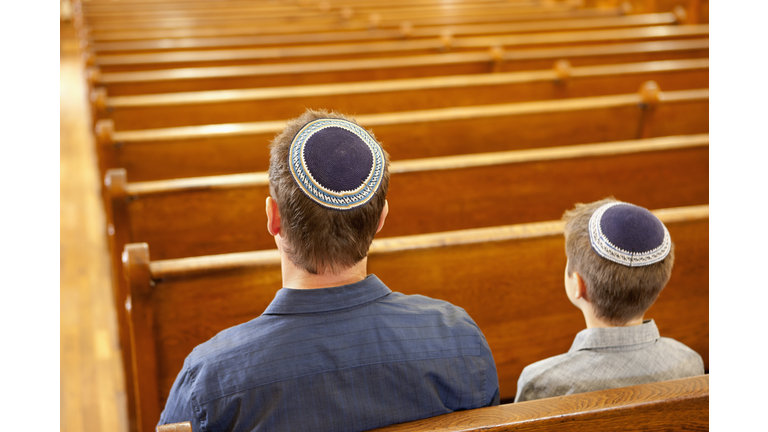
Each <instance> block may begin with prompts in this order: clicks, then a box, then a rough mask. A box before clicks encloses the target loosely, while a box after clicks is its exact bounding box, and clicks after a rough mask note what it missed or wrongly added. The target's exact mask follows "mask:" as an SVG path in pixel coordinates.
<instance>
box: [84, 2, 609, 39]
mask: <svg viewBox="0 0 768 432" xmlns="http://www.w3.org/2000/svg"><path fill="white" fill-rule="evenodd" d="M620 15H622V11H621V9H620V8H617V7H609V8H600V9H596V8H589V9H571V10H567V11H548V12H533V13H523V14H521V13H517V14H492V15H484V16H482V15H481V16H477V15H469V16H452V17H433V18H423V19H418V20H413V19H411V20H410V21H411V22H412V24H413V25H414V26H415V29H414V34H415V35H418V33H419V30H420V29H429V28H430V27H442V26H457V25H469V24H494V23H511V22H516V23H525V22H527V21H533V22H536V21H543V20H553V21H561V20H571V19H581V18H599V17H616V16H620ZM379 17H380V21H379V22H378V23H377V24H376V26H375V27H376V29H380V30H384V31H397V32H398V33H400V26H401V25H402V22H403V21H402V20H398V19H391V18H387V16H386V14H384V16H382V15H381V14H379ZM367 18H368V20H351V21H349V22H346V23H341V22H336V23H330V24H322V23H318V24H307V23H302V24H280V25H275V24H272V25H270V23H264V25H262V26H259V27H254V26H253V25H251V24H249V22H248V21H247V20H242V19H240V20H238V19H233V20H229V21H228V22H227V23H226V26H221V25H219V26H216V25H203V26H187V27H184V26H183V25H182V26H178V27H174V28H162V29H142V30H130V29H115V28H111V27H101V28H92V29H90V30H89V32H88V36H89V38H90V39H91V40H93V41H94V42H100V41H104V42H106V41H131V40H146V39H176V38H191V37H222V36H253V35H283V34H300V33H322V32H369V31H371V20H370V15H369V16H368V17H367Z"/></svg>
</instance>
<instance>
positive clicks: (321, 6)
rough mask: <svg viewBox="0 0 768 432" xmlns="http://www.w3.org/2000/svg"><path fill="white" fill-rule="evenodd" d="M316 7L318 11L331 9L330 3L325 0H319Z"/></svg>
mask: <svg viewBox="0 0 768 432" xmlns="http://www.w3.org/2000/svg"><path fill="white" fill-rule="evenodd" d="M317 7H318V9H320V12H329V11H330V10H331V4H330V3H329V2H327V1H321V2H320V4H318V5H317Z"/></svg>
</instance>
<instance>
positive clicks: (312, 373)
mask: <svg viewBox="0 0 768 432" xmlns="http://www.w3.org/2000/svg"><path fill="white" fill-rule="evenodd" d="M459 357H481V358H482V357H483V356H482V354H461V355H444V356H437V357H424V358H414V359H408V360H388V361H380V362H372V363H361V364H356V365H353V366H347V367H343V368H337V369H326V370H322V371H316V372H310V373H306V374H303V375H296V376H292V377H289V378H284V379H278V380H274V381H270V382H265V383H261V384H258V385H255V386H251V387H247V388H244V389H239V390H236V391H232V392H229V393H225V394H223V395H221V396H216V397H214V398H211V399H208V400H205V401H203V402H202V403H203V404H207V403H210V402H212V401H215V400H218V399H221V398H225V397H227V396H230V395H233V394H236V393H242V392H246V391H249V390H252V389H255V388H259V387H263V386H266V385H270V384H275V383H279V382H283V381H288V380H292V379H298V378H302V377H305V376H310V375H319V374H323V373H327V372H336V371H343V370H346V369H353V368H357V367H363V366H373V365H380V364H387V363H399V362H413V361H420V360H434V359H446V358H459Z"/></svg>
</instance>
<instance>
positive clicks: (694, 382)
mask: <svg viewBox="0 0 768 432" xmlns="http://www.w3.org/2000/svg"><path fill="white" fill-rule="evenodd" d="M375 430H377V431H382V432H384V431H387V432H397V431H444V432H449V431H456V432H458V431H467V432H469V431H479V430H482V431H507V430H515V431H541V430H547V431H552V430H568V431H595V432H597V431H600V432H604V431H615V432H623V431H627V430H638V431H656V430H664V431H669V430H687V431H690V430H702V431H705V430H709V376H708V375H703V376H697V377H691V378H683V379H679V380H671V381H662V382H657V383H650V384H641V385H637V386H631V387H623V388H617V389H610V390H602V391H598V392H589V393H581V394H576V395H568V396H564V397H557V398H550V399H541V400H536V401H528V402H522V403H517V404H507V405H502V406H498V407H491V408H482V409H475V410H469V411H463V412H457V413H451V414H446V415H442V416H437V417H432V418H428V419H423V420H418V421H415V422H409V423H402V424H398V425H392V426H388V427H384V428H379V429H375ZM157 432H192V425H191V424H189V422H184V423H174V424H170V425H164V426H159V427H158V429H157Z"/></svg>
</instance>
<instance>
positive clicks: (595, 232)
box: [589, 202, 672, 267]
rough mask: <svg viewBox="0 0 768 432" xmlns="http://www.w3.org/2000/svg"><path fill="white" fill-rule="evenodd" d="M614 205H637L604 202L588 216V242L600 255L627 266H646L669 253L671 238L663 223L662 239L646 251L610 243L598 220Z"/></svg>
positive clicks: (660, 259)
mask: <svg viewBox="0 0 768 432" xmlns="http://www.w3.org/2000/svg"><path fill="white" fill-rule="evenodd" d="M616 205H630V206H634V207H638V206H636V205H634V204H630V203H624V202H614V203H609V204H605V205H604V206H602V207H600V208H599V209H597V210H596V211H595V213H593V214H592V217H590V218H589V242H590V243H591V244H592V249H593V250H594V251H595V252H597V254H598V255H600V256H601V257H603V258H605V259H607V260H610V261H613V262H615V263H618V264H621V265H625V266H627V267H641V266H647V265H651V264H654V263H657V262H659V261H662V260H663V259H664V258H666V257H667V255H669V252H670V251H671V250H672V239H671V238H670V236H669V231H667V227H666V226H664V224H663V223H662V224H661V226H662V227H663V228H664V240H662V242H661V244H660V245H659V246H658V247H656V248H654V249H651V250H649V251H647V252H630V251H627V250H624V249H622V248H620V247H617V246H616V245H614V244H613V243H611V241H610V240H608V237H606V235H605V234H603V229H602V227H601V226H600V222H601V220H602V218H603V214H605V212H606V211H607V210H608V209H609V208H611V207H613V206H616ZM641 208H642V207H641Z"/></svg>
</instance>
